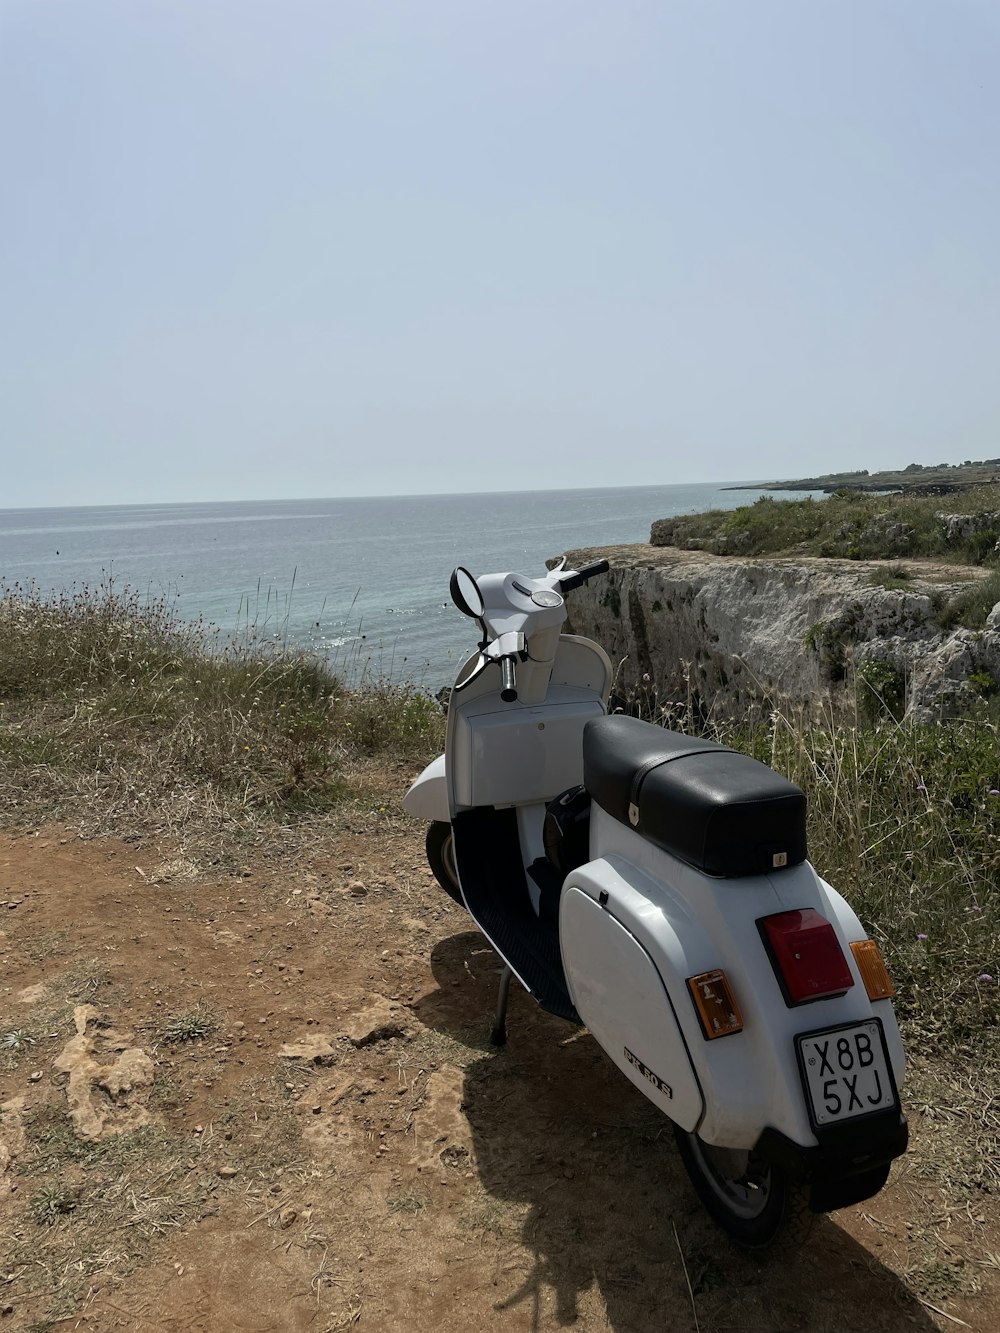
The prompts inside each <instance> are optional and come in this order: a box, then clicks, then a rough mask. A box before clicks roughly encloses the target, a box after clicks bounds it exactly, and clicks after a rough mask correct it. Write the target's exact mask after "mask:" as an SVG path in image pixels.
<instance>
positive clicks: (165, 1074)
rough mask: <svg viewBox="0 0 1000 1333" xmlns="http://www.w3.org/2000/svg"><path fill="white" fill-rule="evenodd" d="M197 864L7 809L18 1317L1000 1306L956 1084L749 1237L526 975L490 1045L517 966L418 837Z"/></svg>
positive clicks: (85, 1319)
mask: <svg viewBox="0 0 1000 1333" xmlns="http://www.w3.org/2000/svg"><path fill="white" fill-rule="evenodd" d="M194 874H195V870H194V868H193V867H191V866H189V865H188V864H186V863H185V862H184V861H183V859H182V858H178V857H177V856H176V854H173V855H172V854H171V853H170V851H169V849H162V848H161V849H157V848H150V847H144V848H137V847H136V846H134V845H126V844H123V843H114V842H109V843H103V844H96V843H90V844H87V843H83V842H81V841H80V840H79V839H74V838H73V837H72V836H71V835H70V834H69V833H66V832H63V831H61V830H53V829H48V830H41V831H40V832H38V833H37V834H35V835H33V836H27V837H21V838H10V837H3V836H0V1106H2V1113H0V1311H2V1315H0V1330H2V1331H3V1333H7V1330H8V1329H9V1330H14V1329H18V1330H29V1329H30V1330H32V1331H33V1333H43V1331H44V1330H47V1329H52V1328H66V1329H69V1328H76V1327H81V1328H85V1329H88V1328H89V1329H96V1330H105V1329H106V1330H143V1331H146V1330H148V1331H149V1333H168V1331H169V1333H202V1331H204V1333H208V1331H209V1330H211V1331H212V1333H224V1331H225V1330H248V1331H249V1330H253V1331H254V1333H264V1330H281V1331H285V1330H288V1333H298V1331H299V1330H302V1331H303V1333H305V1331H306V1330H308V1331H309V1333H332V1330H335V1329H346V1328H358V1329H372V1330H375V1329H377V1330H386V1331H387V1333H391V1331H394V1330H399V1331H400V1333H402V1330H406V1331H407V1333H412V1331H413V1330H423V1329H428V1330H431V1329H433V1330H435V1333H452V1331H454V1333H459V1331H462V1333H465V1331H466V1330H472V1329H476V1330H478V1329H498V1330H499V1329H504V1330H529V1329H531V1330H549V1329H557V1328H561V1327H563V1326H565V1325H568V1324H571V1323H574V1324H575V1326H576V1327H577V1328H578V1329H581V1330H588V1331H589V1330H604V1329H611V1330H614V1331H615V1333H633V1331H634V1333H640V1331H642V1333H645V1331H646V1330H650V1329H657V1330H663V1331H664V1333H674V1331H676V1333H688V1330H693V1329H695V1328H698V1329H700V1330H701V1331H702V1333H709V1330H719V1331H720V1333H721V1330H743V1329H745V1330H754V1333H768V1331H769V1330H773V1331H774V1333H779V1330H780V1333H792V1331H793V1330H809V1333H824V1331H828V1333H851V1331H852V1330H859V1331H860V1330H865V1333H894V1331H895V1330H900V1329H918V1330H919V1329H924V1330H930V1329H936V1328H947V1329H955V1328H960V1327H963V1326H964V1327H968V1328H973V1329H976V1330H981V1331H982V1333H986V1331H987V1330H992V1329H995V1328H997V1327H1000V1218H998V1212H997V1209H996V1205H995V1201H994V1199H993V1198H991V1197H990V1196H988V1195H985V1194H983V1193H982V1192H979V1191H967V1192H965V1193H963V1192H962V1191H960V1190H959V1191H956V1189H955V1187H954V1182H950V1183H949V1185H948V1187H947V1188H946V1187H945V1185H944V1184H943V1183H942V1182H941V1180H940V1179H939V1178H938V1176H937V1173H936V1169H935V1162H934V1160H933V1158H932V1156H931V1155H930V1153H929V1149H930V1147H931V1145H932V1144H933V1120H932V1118H931V1108H927V1112H926V1117H925V1115H924V1114H921V1108H920V1107H916V1108H915V1107H913V1106H912V1105H911V1106H910V1107H909V1108H908V1109H909V1110H910V1112H911V1116H912V1122H913V1129H914V1149H913V1151H912V1152H911V1153H910V1154H909V1156H908V1157H907V1159H906V1160H905V1162H904V1163H903V1164H902V1166H900V1167H897V1168H896V1169H895V1170H894V1174H893V1181H892V1185H891V1187H890V1188H889V1189H888V1190H886V1191H885V1192H884V1193H883V1194H882V1195H880V1196H879V1197H878V1198H876V1199H875V1200H873V1201H871V1202H870V1203H869V1204H866V1205H864V1206H862V1207H861V1208H855V1209H849V1210H846V1211H844V1212H843V1213H839V1214H837V1215H836V1216H835V1217H834V1218H832V1219H822V1220H820V1221H819V1222H818V1223H817V1225H816V1226H815V1228H814V1230H813V1233H812V1235H811V1237H810V1238H809V1240H808V1241H807V1242H806V1244H805V1246H804V1248H803V1249H801V1250H799V1251H798V1252H795V1253H786V1254H782V1255H774V1256H771V1257H769V1258H766V1259H753V1258H749V1257H747V1256H745V1255H743V1254H741V1253H739V1252H738V1251H736V1250H734V1249H733V1248H732V1247H731V1246H730V1245H729V1244H728V1243H727V1242H726V1241H725V1240H724V1239H723V1238H722V1237H721V1236H720V1235H719V1233H717V1232H716V1231H715V1230H714V1229H713V1228H712V1227H711V1225H710V1224H709V1223H708V1222H707V1221H706V1220H705V1219H704V1217H703V1215H702V1213H701V1211H700V1209H699V1207H698V1205H697V1203H696V1201H695V1199H694V1196H693V1193H692V1191H691V1190H690V1188H689V1186H688V1184H687V1181H686V1178H685V1177H684V1175H683V1171H682V1169H681V1167H680V1164H679V1161H678V1159H677V1155H676V1152H675V1150H674V1147H673V1141H672V1136H671V1135H670V1133H669V1131H668V1129H667V1127H666V1126H665V1125H664V1122H663V1121H662V1120H661V1119H659V1118H658V1116H657V1115H656V1114H655V1113H654V1112H652V1111H651V1109H650V1108H649V1107H648V1105H647V1103H646V1102H645V1101H644V1100H643V1099H642V1098H641V1096H640V1095H639V1094H638V1093H637V1092H636V1091H635V1090H634V1089H633V1088H632V1087H631V1085H630V1084H628V1083H627V1082H626V1081H625V1080H624V1079H623V1078H622V1077H621V1076H620V1075H619V1074H618V1073H617V1072H616V1071H615V1070H614V1069H613V1068H612V1067H611V1066H610V1064H609V1062H608V1061H606V1059H605V1058H604V1057H603V1055H602V1054H601V1052H600V1051H599V1050H598V1048H597V1047H596V1046H595V1044H594V1043H593V1042H592V1041H591V1039H590V1038H589V1036H587V1035H586V1034H583V1033H580V1032H578V1031H577V1030H575V1029H572V1028H570V1027H569V1026H568V1025H566V1024H564V1023H562V1022H560V1021H559V1020H556V1019H553V1018H549V1017H548V1016H546V1015H545V1014H543V1013H541V1012H540V1011H539V1010H537V1009H535V1008H534V1006H533V1005H532V1004H531V1003H530V1002H529V1001H528V1000H527V998H526V997H524V996H523V995H520V994H518V995H516V996H514V998H513V1000H512V1005H511V1022H510V1027H511V1040H510V1044H509V1045H508V1047H507V1048H506V1049H505V1050H503V1051H500V1052H497V1051H493V1050H491V1049H490V1048H489V1047H488V1045H487V1044H486V1040H485V1038H486V1031H487V1028H488V1016H489V1013H490V1010H491V1008H492V1004H493V997H494V991H495V986H496V982H497V976H498V963H497V960H496V958H495V956H494V955H493V954H492V952H491V951H490V950H489V949H488V948H487V947H485V946H484V943H483V940H482V938H481V937H480V936H479V935H477V934H476V933H474V932H473V931H470V930H469V928H468V922H467V918H465V916H464V914H463V913H462V912H461V911H460V910H459V909H458V908H456V907H454V906H453V905H452V904H451V903H450V902H449V900H448V899H447V898H446V897H445V896H444V895H443V894H442V893H441V892H440V890H438V889H437V888H436V886H435V885H434V883H433V881H432V880H431V878H430V877H429V874H428V872H427V871H426V869H425V866H424V861H423V853H422V837H421V833H420V831H419V830H416V829H411V828H409V827H408V826H406V827H404V826H402V825H400V824H397V823H394V822H391V821H390V822H388V823H387V824H386V825H385V827H384V828H381V829H377V830H375V831H374V832H358V833H355V834H348V835H345V836H343V837H341V838H339V839H338V841H337V843H336V846H335V847H333V848H332V849H331V852H330V854H329V855H328V856H326V857H323V858H318V859H314V860H312V861H309V862H301V863H298V864H295V865H293V866H292V867H291V868H289V867H288V866H287V865H284V866H282V867H281V868H280V869H279V868H278V867H276V866H275V865H274V864H272V863H269V862H268V861H267V860H266V858H258V859H256V860H255V861H253V862H252V863H251V864H250V865H249V866H248V868H247V870H246V872H245V874H244V875H243V876H241V877H234V876H226V877H224V878H215V879H213V878H212V877H211V876H210V875H207V876H206V875H200V876H198V877H197V878H193V879H190V881H188V877H189V876H192V875H194ZM12 1034H13V1035H12ZM914 1111H915V1112H916V1113H915V1114H914ZM932 1307H938V1310H940V1311H945V1312H946V1313H937V1312H935V1310H934V1309H933V1308H932ZM696 1320H697V1323H696Z"/></svg>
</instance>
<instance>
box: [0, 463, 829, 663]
mask: <svg viewBox="0 0 1000 1333" xmlns="http://www.w3.org/2000/svg"><path fill="white" fill-rule="evenodd" d="M734 484H735V485H741V486H742V485H749V486H751V487H753V485H754V484H753V483H733V482H727V483H705V484H701V483H696V482H686V483H681V484H678V485H672V486H617V487H578V488H575V489H572V490H550V491H480V492H451V493H436V494H430V493H428V494H422V495H402V496H343V497H331V498H326V499H309V498H307V499H300V500H273V499H272V500H230V501H207V500H196V501H159V502H157V503H145V504H107V505H80V506H71V505H59V506H51V507H39V506H31V507H23V508H16V509H0V593H2V591H3V590H4V589H7V590H12V589H13V588H15V586H16V585H20V586H21V587H22V588H24V587H27V586H28V585H30V586H32V587H34V588H35V589H37V590H38V591H39V592H40V593H41V595H43V596H46V595H58V594H61V593H63V592H71V591H73V590H77V591H79V590H83V589H88V590H90V592H91V593H93V591H94V590H100V588H101V586H102V585H104V586H105V587H107V586H109V585H110V586H112V587H117V588H118V589H120V590H124V589H125V588H126V587H127V588H130V589H133V590H135V591H137V592H138V593H139V595H140V596H141V597H146V598H148V599H150V600H152V599H158V600H162V601H166V602H168V603H169V604H170V605H171V606H172V609H173V610H174V611H175V613H176V614H177V615H178V616H179V617H180V618H182V619H184V620H187V621H189V622H197V621H200V620H202V621H206V622H209V623H211V624H212V625H215V626H218V627H219V629H220V630H221V631H222V633H223V635H224V636H225V637H234V636H246V635H254V636H255V637H257V638H266V639H273V640H277V641H280V642H281V643H282V644H286V645H289V646H291V647H294V648H299V649H304V650H307V651H309V652H312V653H315V654H317V655H319V656H321V657H322V658H324V660H326V661H327V662H329V664H330V665H331V666H332V667H333V669H334V670H337V671H339V672H340V673H341V674H343V675H345V676H346V677H348V678H349V679H357V678H359V677H363V676H364V675H366V674H369V673H373V674H377V675H379V676H390V677H393V678H397V679H407V680H411V681H415V682H417V683H419V684H421V685H426V686H427V687H429V688H437V687H438V686H440V685H441V684H444V683H447V682H448V681H450V680H451V679H453V677H454V673H455V670H456V669H457V666H458V664H459V663H460V662H461V660H462V659H463V658H464V656H465V655H466V653H467V651H468V650H469V648H470V647H471V646H472V642H471V640H470V637H469V627H468V622H467V621H466V620H465V619H464V618H463V617H462V616H461V615H459V613H458V612H457V611H456V610H455V608H454V607H453V606H452V605H451V602H450V599H449V596H448V579H449V576H450V574H451V570H452V569H453V568H454V566H455V565H457V564H466V565H468V566H469V567H470V568H471V569H472V571H473V573H476V574H480V573H484V572H487V571H491V570H512V571H516V572H519V573H522V574H526V575H528V576H529V577H530V576H531V575H532V574H534V573H537V572H539V571H540V570H541V569H543V568H544V564H545V561H546V559H549V558H552V557H557V556H559V555H561V554H563V553H564V552H566V551H570V550H576V549H580V548H583V547H595V546H597V547H600V546H613V545H631V544H638V543H642V542H646V541H648V540H649V530H650V527H651V524H652V523H653V522H654V521H655V520H656V519H659V518H667V517H672V516H674V515H677V514H681V513H697V512H700V511H701V510H703V509H708V508H722V509H734V508H737V507H739V506H740V505H743V504H748V503H751V502H752V500H753V498H754V492H753V489H751V490H739V491H726V490H724V486H732V485H734ZM768 484H773V483H764V485H768ZM760 493H761V494H764V493H766V492H764V491H763V490H762V489H761V490H760ZM782 494H783V495H784V496H786V497H787V498H789V499H791V498H793V497H794V496H795V495H797V494H798V492H783V493H782ZM803 494H815V492H803Z"/></svg>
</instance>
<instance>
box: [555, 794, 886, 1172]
mask: <svg viewBox="0 0 1000 1333" xmlns="http://www.w3.org/2000/svg"><path fill="white" fill-rule="evenodd" d="M591 850H592V854H595V855H596V854H597V852H598V850H599V852H600V855H599V856H597V859H595V860H594V861H591V862H589V863H588V864H587V865H586V866H584V867H582V868H581V871H574V872H573V874H572V875H571V876H570V880H571V881H572V882H574V883H578V884H580V886H581V887H583V888H584V889H585V891H587V892H588V893H589V894H590V895H591V896H592V897H594V898H595V899H596V898H597V897H598V894H599V891H600V889H601V888H606V889H608V891H609V897H608V902H607V906H606V910H607V911H609V912H611V913H612V914H613V915H614V916H615V917H616V918H617V919H618V920H619V921H621V922H622V924H623V925H625V926H626V928H627V929H628V930H629V931H630V932H631V933H632V934H633V935H634V936H635V937H636V939H637V940H638V941H639V943H640V944H642V946H643V947H644V948H645V949H646V951H647V952H648V953H649V955H650V957H651V958H652V959H653V961H654V963H655V964H656V966H657V969H658V970H659V972H660V974H661V976H662V977H663V980H664V984H665V985H666V988H667V990H668V991H669V993H670V995H671V998H672V1000H673V1003H674V1009H675V1012H676V1013H677V1016H678V1021H679V1023H680V1025H681V1027H682V1030H683V1032H684V1034H685V1038H686V1040H687V1045H688V1049H689V1051H690V1053H691V1057H692V1061H693V1063H694V1067H695V1069H696V1071H697V1076H698V1080H699V1083H700V1084H701V1087H702V1091H703V1093H704V1097H705V1115H704V1118H703V1120H702V1122H701V1124H700V1125H699V1126H698V1133H699V1135H700V1136H701V1137H702V1138H703V1139H704V1140H705V1141H706V1142H707V1143H714V1144H719V1145H721V1146H726V1147H733V1148H750V1147H752V1146H753V1144H754V1143H755V1142H756V1140H757V1137H758V1136H759V1134H760V1133H761V1131H762V1130H763V1129H764V1128H765V1127H767V1126H770V1127H772V1128H773V1129H776V1130H779V1131H780V1132H781V1133H783V1134H785V1135H787V1136H788V1137H789V1138H790V1139H792V1140H793V1141H794V1142H796V1143H799V1144H801V1145H803V1146H811V1145H813V1144H815V1142H816V1137H815V1135H814V1134H813V1132H812V1128H811V1125H810V1122H809V1116H808V1111H807V1108H806V1103H805V1095H804V1092H803V1089H802V1084H801V1077H800V1074H799V1070H798V1061H797V1058H796V1052H795V1037H796V1035H798V1034H800V1033H806V1032H810V1031H818V1030H823V1029H826V1028H832V1027H836V1026H838V1025H839V1024H843V1023H849V1022H855V1021H860V1020H863V1019H866V1018H870V1017H871V1016H872V1014H873V1013H874V1014H877V1016H878V1017H880V1018H883V1021H884V1023H885V1029H886V1036H887V1039H888V1045H889V1051H890V1057H891V1059H892V1063H893V1066H894V1069H895V1067H896V1053H895V1050H894V1047H895V1043H896V1041H898V1036H897V1035H896V1033H897V1029H896V1025H895V1019H894V1018H893V1016H892V1012H891V1005H890V1004H889V1003H888V1002H883V1003H882V1004H880V1005H878V1007H877V1008H876V1007H875V1006H873V1005H872V1003H871V1002H870V1001H869V999H868V996H867V993H866V991H865V988H864V985H863V983H862V981H861V977H860V974H859V973H858V972H857V969H856V965H855V964H854V960H853V956H852V955H851V953H850V949H849V947H848V945H849V942H850V939H851V938H852V934H851V932H852V930H853V929H854V927H855V926H856V918H855V917H854V915H853V913H851V912H850V909H849V908H848V907H847V905H846V904H844V903H843V899H841V898H840V896H839V895H838V894H836V893H835V892H834V890H832V889H831V888H830V887H829V885H824V884H823V883H822V881H821V880H820V879H819V877H818V876H817V875H816V873H815V871H814V870H813V868H812V866H811V865H809V863H808V862H804V863H803V864H801V865H799V866H795V867H791V868H789V869H788V870H784V871H779V872H777V873H774V874H770V875H760V876H754V877H748V878H746V879H735V880H726V879H713V878H711V877H709V876H706V875H703V874H701V873H700V872H699V871H697V870H695V869H694V868H692V867H691V866H687V865H685V864H683V863H682V862H680V861H677V860H676V859H675V858H674V857H671V856H670V855H669V854H668V853H666V852H664V851H662V850H661V849H659V848H657V847H655V846H654V845H653V844H651V843H649V842H647V841H646V840H645V839H643V838H640V837H639V836H638V835H637V834H636V833H634V832H633V831H632V830H631V829H628V828H626V827H625V826H623V825H622V824H619V823H618V822H617V821H616V820H613V819H612V818H611V816H609V815H607V814H606V813H605V812H604V811H603V810H601V809H600V808H599V807H598V808H596V809H595V810H594V815H593V822H592V826H591ZM840 904H843V907H842V908H841V907H840V906H839V905H840ZM804 907H815V908H816V909H817V910H818V911H820V912H822V913H823V914H824V915H825V916H826V917H827V918H828V919H829V920H831V921H832V922H833V924H834V926H835V929H837V932H838V936H839V937H840V941H841V946H842V948H843V950H844V953H845V956H846V957H847V959H848V963H849V965H850V966H851V969H852V973H853V974H854V977H855V985H854V986H853V987H852V988H851V989H850V990H849V991H848V992H847V993H846V994H845V995H843V996H841V997H839V998H834V999H829V1000H823V1001H820V1002H818V1003H815V1004H809V1005H802V1006H799V1007H795V1008H789V1007H788V1006H787V1005H786V1004H785V1001H784V997H783V995H782V993H781V989H780V986H779V984H778V981H777V978H776V977H775V975H774V971H773V968H772V966H771V963H770V960H769V959H768V957H767V954H766V952H765V950H764V948H763V945H762V943H761V941H760V937H759V934H758V930H757V924H756V923H757V921H758V920H759V919H760V918H761V917H763V916H767V915H769V914H771V913H775V912H781V911H786V910H789V909H791V908H804ZM845 916H846V917H847V918H848V919H846V920H844V919H842V918H844V917H845ZM688 920H690V921H691V922H693V923H694V926H695V927H696V928H695V929H694V930H692V929H691V928H690V926H688V925H687V924H686V922H687V921H688ZM857 929H858V932H859V933H858V934H857V935H854V936H853V938H864V932H863V931H862V930H861V929H860V927H859V926H858V927H857ZM678 938H679V939H680V940H681V941H682V943H683V950H682V952H681V953H678V951H677V948H676V944H675V940H676V939H678ZM717 967H721V968H723V969H724V970H725V972H726V974H727V976H728V977H729V980H730V983H731V984H732V986H733V990H734V993H735V997H736V1001H737V1004H738V1005H739V1007H740V1009H741V1011H742V1015H743V1019H744V1029H743V1031H742V1032H740V1033H736V1034H733V1035H730V1036H726V1037H722V1038H719V1039H717V1040H715V1041H706V1040H705V1038H704V1036H703V1035H702V1033H701V1026H700V1023H699V1021H698V1018H697V1015H696V1013H695V1010H694V1005H693V1003H692V1002H691V1000H690V997H689V995H688V993H687V978H689V977H691V976H695V975H697V974H699V973H701V972H705V971H709V970H711V969H713V968H717ZM883 1011H885V1012H883ZM900 1054H901V1051H900ZM896 1072H897V1081H898V1079H899V1077H900V1075H901V1069H900V1070H897V1071H896Z"/></svg>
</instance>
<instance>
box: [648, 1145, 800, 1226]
mask: <svg viewBox="0 0 1000 1333" xmlns="http://www.w3.org/2000/svg"><path fill="white" fill-rule="evenodd" d="M674 1134H675V1136H676V1138H677V1146H678V1148H679V1149H680V1154H681V1160H682V1161H683V1163H684V1166H685V1168H686V1170H687V1173H688V1175H689V1176H690V1177H691V1183H692V1185H693V1186H694V1188H695V1193H696V1194H697V1195H698V1198H699V1199H700V1200H701V1202H702V1204H703V1205H704V1207H705V1210H706V1211H707V1213H708V1215H709V1216H710V1217H711V1218H712V1220H713V1221H714V1222H715V1223H716V1224H717V1225H718V1226H720V1227H721V1228H722V1229H723V1231H725V1232H726V1234H727V1235H729V1236H730V1237H731V1238H732V1239H733V1240H734V1241H736V1242H737V1244H739V1245H742V1246H744V1247H745V1248H746V1249H750V1250H757V1249H763V1248H764V1247H765V1246H767V1245H772V1244H774V1242H775V1241H777V1240H779V1239H780V1240H782V1241H783V1242H785V1243H786V1244H798V1243H800V1242H801V1241H803V1240H805V1238H806V1236H807V1235H808V1234H809V1231H810V1229H811V1227H812V1222H813V1216H814V1214H813V1213H812V1212H810V1210H809V1190H808V1187H807V1186H806V1184H805V1183H804V1182H802V1181H798V1180H795V1179H794V1178H793V1177H791V1176H790V1175H789V1174H788V1172H787V1171H785V1170H783V1169H782V1168H781V1167H780V1166H775V1165H773V1164H771V1163H765V1162H762V1161H759V1160H758V1159H756V1158H755V1157H754V1155H753V1153H751V1152H746V1151H744V1150H742V1149H736V1148H716V1147H713V1146H712V1145H711V1144H708V1143H703V1142H702V1140H701V1139H700V1138H699V1137H698V1135H697V1134H691V1133H689V1132H688V1131H687V1130H684V1129H681V1128H680V1126H679V1125H674Z"/></svg>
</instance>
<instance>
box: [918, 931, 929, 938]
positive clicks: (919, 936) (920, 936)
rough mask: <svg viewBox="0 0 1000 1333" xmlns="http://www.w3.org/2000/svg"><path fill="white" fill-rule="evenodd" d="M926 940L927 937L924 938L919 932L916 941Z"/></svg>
mask: <svg viewBox="0 0 1000 1333" xmlns="http://www.w3.org/2000/svg"><path fill="white" fill-rule="evenodd" d="M926 938H927V936H926V935H925V934H924V933H923V932H922V931H921V933H920V934H919V935H918V936H917V939H918V940H925V939H926Z"/></svg>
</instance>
